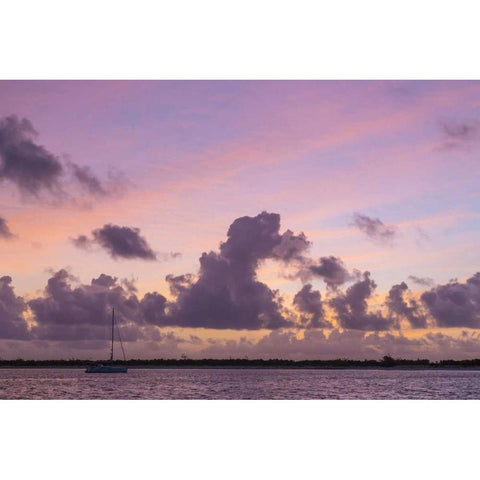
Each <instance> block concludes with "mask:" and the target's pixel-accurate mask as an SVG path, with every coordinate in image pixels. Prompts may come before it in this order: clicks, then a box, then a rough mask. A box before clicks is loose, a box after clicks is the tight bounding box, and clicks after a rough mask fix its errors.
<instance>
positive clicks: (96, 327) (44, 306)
mask: <svg viewBox="0 0 480 480" xmlns="http://www.w3.org/2000/svg"><path fill="white" fill-rule="evenodd" d="M76 283H77V282H76V279H75V278H74V277H73V276H72V275H71V274H69V273H68V272H67V271H66V270H65V269H62V270H59V271H57V272H55V273H53V275H52V276H51V277H50V278H49V279H48V282H47V286H46V288H45V291H44V294H43V296H41V297H37V298H33V299H32V300H30V301H29V302H28V305H29V307H30V309H31V311H32V313H33V315H34V319H35V323H36V325H35V326H34V327H33V328H32V334H33V335H34V337H35V338H37V339H45V340H101V339H108V338H109V335H110V333H109V329H108V326H109V325H110V321H111V317H110V315H111V308H112V306H114V307H115V319H116V322H117V323H118V324H120V325H122V338H123V339H125V340H127V341H135V340H147V339H148V340H155V338H157V337H158V335H159V332H158V331H157V330H156V329H152V328H150V326H152V325H155V324H156V323H158V318H160V316H161V315H162V314H163V308H164V306H165V302H166V299H165V297H162V296H161V295H160V294H157V293H153V294H149V293H147V294H146V295H145V296H144V297H143V298H141V299H140V298H138V297H137V295H136V294H135V291H134V290H135V289H132V288H128V286H127V288H125V285H124V282H119V281H118V279H117V278H116V277H112V276H111V275H107V274H104V273H102V274H101V275H100V276H99V277H97V278H94V279H92V280H91V282H90V284H76ZM153 309H154V310H155V312H154V313H155V315H154V314H153V313H152V310H153Z"/></svg>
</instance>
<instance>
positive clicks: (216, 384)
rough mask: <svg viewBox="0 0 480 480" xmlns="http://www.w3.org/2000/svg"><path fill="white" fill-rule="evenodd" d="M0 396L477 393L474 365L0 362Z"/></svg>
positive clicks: (478, 380)
mask: <svg viewBox="0 0 480 480" xmlns="http://www.w3.org/2000/svg"><path fill="white" fill-rule="evenodd" d="M0 398H1V399H480V371H471V370H436V371H435V370H434V371H432V370H287V369H285V370H283V369H278V370H277V369H255V370H251V369H130V370H129V372H128V373H127V374H108V375H107V374H85V373H84V371H83V369H0Z"/></svg>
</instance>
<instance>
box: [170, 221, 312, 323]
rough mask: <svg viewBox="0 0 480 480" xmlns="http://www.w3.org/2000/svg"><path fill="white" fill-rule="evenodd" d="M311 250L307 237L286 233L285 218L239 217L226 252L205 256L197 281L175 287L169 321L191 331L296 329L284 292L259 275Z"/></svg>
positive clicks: (229, 234) (223, 249)
mask: <svg viewBox="0 0 480 480" xmlns="http://www.w3.org/2000/svg"><path fill="white" fill-rule="evenodd" d="M308 247H309V242H308V241H307V240H306V238H305V235H303V234H300V235H295V234H293V233H292V232H291V231H290V230H287V231H286V232H284V233H283V234H280V215H278V214H276V213H267V212H262V213H260V214H259V215H257V216H255V217H248V216H245V217H241V218H237V219H236V220H235V221H234V222H233V223H232V224H231V225H230V228H229V229H228V232H227V240H226V241H225V242H223V243H221V245H220V251H219V252H218V253H217V252H208V253H203V254H202V256H201V257H200V272H199V275H198V278H197V279H196V281H194V282H191V281H190V280H191V279H190V280H189V282H188V283H183V284H180V283H177V282H174V283H171V288H172V286H173V288H174V289H176V291H178V296H177V299H176V302H175V304H174V305H173V306H172V309H171V315H170V316H169V317H170V320H169V321H170V322H172V324H175V325H178V326H185V327H187V326H188V327H208V328H233V329H249V330H252V329H260V328H270V329H276V328H281V327H287V326H293V325H294V322H293V320H292V319H290V318H289V316H288V315H285V309H284V308H283V307H282V299H281V297H280V296H279V295H278V292H276V291H272V290H271V289H270V288H269V287H268V286H267V285H266V284H264V283H262V282H260V281H258V279H257V276H256V272H257V268H258V266H259V264H260V263H261V262H262V261H264V260H267V259H274V260H278V261H282V262H284V263H288V262H291V261H294V260H295V259H298V258H299V257H300V256H301V255H302V253H303V252H305V250H306V249H307V248H308ZM178 285H180V288H178Z"/></svg>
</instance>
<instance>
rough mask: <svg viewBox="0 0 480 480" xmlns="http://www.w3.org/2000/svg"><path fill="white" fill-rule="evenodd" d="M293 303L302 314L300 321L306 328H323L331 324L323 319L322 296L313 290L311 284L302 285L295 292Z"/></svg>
mask: <svg viewBox="0 0 480 480" xmlns="http://www.w3.org/2000/svg"><path fill="white" fill-rule="evenodd" d="M293 304H294V305H295V306H296V307H297V310H298V311H299V312H301V313H302V314H303V315H302V316H301V323H302V325H303V326H305V327H306V328H325V327H327V328H328V327H331V326H332V324H331V323H330V322H329V321H327V320H326V319H325V312H324V309H323V304H322V296H321V294H320V292H319V291H318V290H313V287H312V285H311V284H309V283H308V284H307V285H304V286H303V287H302V289H301V290H300V291H298V292H297V293H296V294H295V297H294V298H293Z"/></svg>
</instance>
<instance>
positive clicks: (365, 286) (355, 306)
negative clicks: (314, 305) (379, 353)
mask: <svg viewBox="0 0 480 480" xmlns="http://www.w3.org/2000/svg"><path fill="white" fill-rule="evenodd" d="M376 286H377V285H376V284H375V282H374V281H373V280H372V279H371V278H370V272H364V273H363V280H360V281H358V282H356V283H354V284H353V285H352V286H351V287H349V288H348V289H347V291H346V293H339V294H338V295H337V296H336V297H334V298H332V299H331V300H330V302H329V304H330V306H331V307H332V308H333V309H334V311H335V314H336V319H337V321H338V323H339V325H340V326H341V327H343V328H348V329H354V330H377V331H378V330H389V329H390V328H393V327H395V326H396V325H395V322H394V321H393V320H392V319H391V318H385V317H384V316H383V315H382V313H381V312H380V311H377V312H369V311H368V304H367V300H368V299H369V298H370V297H371V296H372V294H373V291H374V290H375V288H376Z"/></svg>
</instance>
